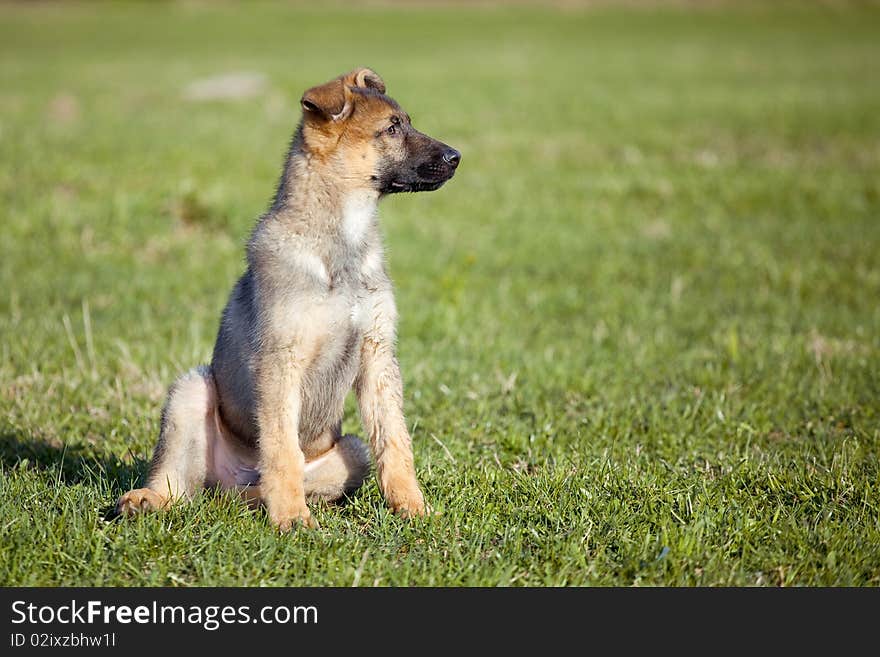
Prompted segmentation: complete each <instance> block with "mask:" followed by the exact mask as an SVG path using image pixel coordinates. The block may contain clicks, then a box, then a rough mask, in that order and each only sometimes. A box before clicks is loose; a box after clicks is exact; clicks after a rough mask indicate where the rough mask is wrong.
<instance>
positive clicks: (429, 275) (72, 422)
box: [0, 3, 880, 586]
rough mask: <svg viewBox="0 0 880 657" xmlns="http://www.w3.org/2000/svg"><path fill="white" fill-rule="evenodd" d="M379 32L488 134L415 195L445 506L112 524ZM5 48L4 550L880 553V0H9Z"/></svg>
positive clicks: (282, 581)
mask: <svg viewBox="0 0 880 657" xmlns="http://www.w3.org/2000/svg"><path fill="white" fill-rule="evenodd" d="M359 65H367V66H371V67H373V68H375V69H376V70H377V71H379V73H380V74H381V75H382V76H383V77H384V78H385V80H386V82H387V83H388V87H389V93H390V94H391V95H393V96H394V97H396V98H397V100H398V101H400V102H401V104H402V105H403V106H404V107H405V108H406V109H407V110H408V112H409V113H410V114H411V115H412V116H413V119H414V122H415V124H416V125H417V126H418V127H419V128H421V129H422V130H424V131H425V132H427V133H428V134H431V135H434V136H436V137H438V138H440V139H442V140H444V141H446V142H448V143H450V144H452V145H454V146H456V147H457V148H459V149H460V150H461V151H462V153H463V154H464V157H463V163H462V166H461V168H460V171H459V173H458V175H457V176H456V177H455V179H454V180H453V181H452V182H451V183H450V184H448V185H447V186H446V187H444V188H443V189H442V190H440V191H439V192H436V193H433V194H419V195H405V196H401V197H394V198H390V199H388V200H386V201H384V202H383V204H382V207H381V210H380V212H381V222H382V224H383V231H384V233H385V236H386V242H387V245H388V255H389V262H390V269H391V273H392V276H393V278H394V280H395V284H396V287H397V299H398V305H399V308H400V313H401V322H400V341H399V355H400V361H401V367H402V371H403V375H404V379H405V399H406V412H407V418H408V422H409V423H410V426H411V428H412V433H413V437H414V449H415V455H416V463H417V469H418V472H419V476H420V479H421V481H422V482H423V485H424V488H425V491H426V495H427V497H428V499H429V500H430V502H431V503H432V504H433V505H434V506H435V508H437V509H438V510H439V511H440V512H441V515H439V516H437V517H434V518H431V519H429V520H417V521H413V522H406V521H402V520H400V519H398V518H396V517H394V516H393V515H391V514H390V513H389V512H388V511H387V510H386V508H385V506H384V504H383V501H382V498H381V496H380V494H379V492H378V489H377V486H376V484H375V482H374V481H372V480H371V481H370V482H369V483H368V484H367V485H365V486H364V488H363V489H362V490H361V491H360V492H358V493H357V495H356V496H354V498H353V499H352V500H351V501H350V502H349V503H347V504H345V505H343V506H341V507H317V508H315V509H314V513H315V515H316V517H317V519H318V520H319V522H320V523H321V529H320V530H317V531H312V532H308V531H299V532H296V533H293V534H292V535H286V536H279V535H277V534H276V533H275V532H274V531H273V530H272V528H271V527H270V525H269V523H268V521H267V518H266V516H265V514H264V513H262V512H258V513H252V512H249V511H246V510H245V509H243V508H242V507H241V505H239V504H238V503H237V502H236V501H234V500H233V499H231V498H230V497H228V496H226V495H223V494H210V495H205V496H203V497H201V498H200V499H199V500H197V501H196V502H195V503H193V504H192V505H190V506H186V507H183V508H179V509H175V510H173V511H171V512H169V513H168V514H165V515H159V516H151V517H144V518H138V519H136V520H134V521H131V522H105V521H104V520H103V513H104V511H106V509H107V507H109V506H110V505H111V504H112V503H113V501H114V500H115V498H116V497H117V496H118V495H119V494H120V493H121V492H123V491H124V490H127V489H128V488H129V487H130V486H132V485H133V484H135V483H136V482H137V481H138V480H139V478H140V477H141V475H142V474H143V472H144V470H145V467H146V460H147V459H148V458H149V455H150V453H151V450H152V447H153V444H154V441H155V437H156V432H157V425H158V419H159V411H160V408H161V405H162V402H163V398H164V393H165V389H166V387H167V385H168V384H169V383H170V382H171V381H172V380H173V378H174V377H175V376H176V374H177V373H179V372H181V371H183V370H185V369H189V368H190V367H192V366H194V365H196V364H198V363H201V362H205V361H207V360H208V359H209V357H210V352H211V348H212V345H213V339H214V335H215V331H216V327H217V322H218V317H219V313H220V310H221V308H222V306H223V303H224V302H225V299H226V295H227V294H228V291H229V289H230V287H231V285H232V283H233V282H234V280H235V278H236V277H237V276H238V275H239V273H240V272H241V271H242V268H243V244H244V241H245V239H246V237H247V235H248V232H249V230H250V227H251V225H252V223H253V222H254V220H255V218H256V217H257V216H258V215H259V214H260V213H261V212H262V211H263V210H264V209H265V208H266V207H267V204H268V202H269V199H270V197H271V195H272V193H273V190H274V185H275V183H276V180H277V177H278V172H279V167H280V164H281V162H282V158H283V154H284V151H285V148H286V144H287V141H288V139H289V137H290V134H291V132H292V130H293V128H294V126H295V124H296V122H297V120H298V114H299V112H298V99H299V96H300V94H301V93H302V91H303V90H304V89H305V88H306V87H308V86H311V85H313V84H316V83H319V82H322V81H324V80H326V79H329V78H330V77H333V76H335V75H338V74H339V73H341V72H343V71H346V70H350V69H351V68H354V67H355V66H359ZM234 71H250V72H257V73H261V74H263V75H264V76H265V79H266V87H265V89H264V90H263V91H262V92H261V93H259V94H258V95H257V96H255V97H251V98H244V99H239V100H229V101H223V100H218V101H205V102H195V101H190V100H186V99H184V97H183V90H184V89H185V88H186V86H187V85H188V84H189V83H190V82H192V81H193V80H197V79H200V78H203V77H209V76H213V75H217V74H221V73H227V72H234ZM0 79H2V80H3V84H2V87H0V203H2V208H0V221H2V233H0V235H2V238H0V468H2V483H0V584H3V585H89V586H90V585H171V586H176V585H349V584H353V583H354V584H360V585H374V584H376V585H380V586H386V585H417V586H423V585H444V586H445V585H453V586H458V585H490V586H494V585H623V586H628V585H688V586H690V585H759V586H760V585H767V586H771V585H806V586H842V585H848V586H877V585H878V584H880V464H878V458H880V85H878V80H880V10H878V8H877V6H876V5H865V4H864V3H862V4H860V5H857V4H855V3H840V4H831V5H828V4H825V5H820V4H819V3H817V4H816V5H815V6H810V5H806V6H804V5H800V6H799V5H795V4H789V3H785V4H783V5H781V6H780V5H779V4H778V3H772V4H771V3H767V4H766V5H758V4H749V5H747V6H745V7H743V6H737V5H731V4H726V5H725V4H722V5H721V6H720V7H719V6H715V7H713V8H702V9H698V10H689V9H687V8H671V9H663V8H656V7H655V8H630V9H614V8H602V7H588V8H585V9H576V8H575V9H572V8H568V9H552V8H546V9H540V8H527V7H520V8H516V9H502V8H492V7H483V8H467V7H465V6H458V7H448V8H447V7H433V8H425V7H421V8H413V9H405V8H400V7H385V8H364V9H358V10H350V9H344V8H341V7H339V6H337V5H333V4H330V5H329V6H326V7H324V8H322V9H308V8H304V7H299V8H298V7H296V6H287V7H282V6H277V5H249V6H248V7H247V8H244V7H240V6H238V5H232V4H225V3H224V4H208V3H205V4H201V3H186V4H165V3H163V4H159V3H155V4H146V3H145V4H139V5H124V4H123V5H119V4H100V5H88V4H78V3H76V4H67V3H65V4H63V5H62V4H57V5H56V4H44V3H37V4H36V5H34V6H26V5H25V6H23V5H12V6H10V5H4V6H3V7H2V8H0ZM347 408H348V413H347V416H346V421H345V427H344V428H345V429H346V430H347V431H357V432H360V431H361V429H360V425H359V421H358V419H357V415H356V413H355V405H354V404H353V403H351V401H349V404H348V406H347Z"/></svg>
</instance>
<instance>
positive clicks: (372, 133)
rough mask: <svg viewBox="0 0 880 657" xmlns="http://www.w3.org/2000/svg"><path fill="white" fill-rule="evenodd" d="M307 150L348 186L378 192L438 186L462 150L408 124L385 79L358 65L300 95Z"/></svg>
mask: <svg viewBox="0 0 880 657" xmlns="http://www.w3.org/2000/svg"><path fill="white" fill-rule="evenodd" d="M300 103H301V104H302V108H303V123H302V137H303V146H304V148H305V150H306V151H307V152H308V153H309V154H310V155H312V156H313V157H316V158H318V159H319V160H320V161H322V162H323V163H325V164H326V165H327V166H328V167H330V168H331V169H332V170H333V171H334V172H335V174H336V175H337V176H338V177H339V178H340V180H342V181H344V182H345V183H346V186H353V187H361V188H364V187H366V188H370V189H373V190H375V191H377V192H379V193H380V194H394V193H397V192H421V191H431V190H434V189H437V188H439V187H440V186H441V185H443V183H445V182H446V181H447V180H449V179H450V178H452V176H453V174H454V173H455V170H456V168H457V167H458V164H459V162H460V161H461V153H459V152H458V151H457V150H455V149H454V148H452V147H450V146H447V145H446V144H444V143H443V142H440V141H438V140H436V139H433V138H431V137H429V136H427V135H425V134H423V133H421V132H419V131H418V130H416V129H415V128H414V127H413V126H412V122H411V121H410V118H409V115H408V114H407V113H406V112H404V111H403V109H402V108H401V107H400V105H398V104H397V102H396V101H395V100H394V99H392V98H389V97H388V96H386V95H385V82H383V81H382V78H380V77H379V75H378V74H377V73H376V72H375V71H372V70H370V69H368V68H360V69H356V70H354V71H351V72H350V73H346V74H345V75H341V76H339V77H338V78H336V79H334V80H331V81H330V82H327V83H325V84H322V85H319V86H317V87H312V88H311V89H309V90H308V91H306V92H305V93H304V94H303V97H302V99H301V101H300Z"/></svg>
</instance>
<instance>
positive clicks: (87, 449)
mask: <svg viewBox="0 0 880 657" xmlns="http://www.w3.org/2000/svg"><path fill="white" fill-rule="evenodd" d="M147 463H148V461H147V460H146V459H142V458H139V457H137V456H134V455H130V456H129V458H127V459H121V458H119V457H118V456H116V455H114V454H111V453H105V452H100V451H98V450H96V449H94V448H93V447H91V446H89V445H80V444H67V445H58V444H56V443H54V442H49V441H46V440H40V439H22V438H21V437H19V436H18V435H16V434H15V433H14V432H12V431H10V430H8V429H6V430H0V467H2V469H3V470H7V471H8V470H14V469H22V468H23V469H34V470H38V471H41V472H51V473H52V476H53V477H54V478H56V479H57V481H58V483H59V484H62V485H65V486H73V485H75V484H79V483H82V482H88V481H96V480H104V481H106V482H107V483H108V484H109V488H110V489H111V490H114V489H119V490H122V489H125V490H127V489H128V488H130V487H132V486H134V485H136V484H137V482H138V481H139V480H140V479H141V476H142V475H143V473H144V472H145V471H146V469H147ZM101 512H102V515H103V516H104V519H105V520H112V519H113V518H114V517H115V516H114V513H115V508H114V507H113V506H108V507H106V508H104V509H102V510H101Z"/></svg>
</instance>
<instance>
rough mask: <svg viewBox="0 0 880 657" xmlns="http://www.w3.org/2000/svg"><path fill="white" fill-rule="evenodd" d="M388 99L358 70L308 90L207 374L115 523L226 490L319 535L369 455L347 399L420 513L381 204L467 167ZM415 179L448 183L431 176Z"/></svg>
mask: <svg viewBox="0 0 880 657" xmlns="http://www.w3.org/2000/svg"><path fill="white" fill-rule="evenodd" d="M384 91H385V84H384V82H383V81H382V79H381V78H380V77H379V76H378V75H377V74H376V73H375V72H373V71H371V70H369V69H358V70H355V71H352V72H351V73H348V74H346V75H343V76H340V77H339V78H336V79H334V80H331V81H330V82H327V83H325V84H324V85H319V86H317V87H313V88H311V89H309V90H307V91H306V92H305V93H304V94H303V99H302V104H303V108H304V112H303V121H302V123H301V125H300V127H299V129H298V132H297V135H296V136H295V139H294V142H293V145H292V147H291V151H290V154H289V157H288V161H287V164H286V167H285V172H284V175H283V176H282V179H281V182H280V184H279V188H278V192H277V194H276V198H275V202H274V204H273V206H272V208H271V209H270V211H269V212H267V213H266V214H265V215H264V216H263V217H262V218H261V219H260V221H259V222H258V224H257V226H256V228H255V229H254V232H253V234H252V236H251V239H250V242H249V244H248V251H247V256H248V269H247V271H246V272H245V274H244V275H243V276H242V278H241V279H240V280H239V282H238V283H237V285H236V287H235V289H234V290H233V292H232V294H231V295H230V299H229V302H228V304H227V306H226V309H225V310H224V314H223V318H222V321H221V326H220V331H219V333H218V337H217V343H216V345H215V348H214V356H213V359H212V362H211V365H210V367H200V368H197V369H195V370H192V371H191V372H188V373H187V374H185V375H183V376H182V377H181V378H180V379H178V381H177V382H176V383H175V384H174V385H173V386H172V387H171V389H170V391H169V394H168V400H167V402H166V405H165V409H164V411H163V414H162V426H161V430H160V434H159V441H158V444H157V446H156V450H155V453H154V456H153V461H152V463H151V466H150V471H149V474H148V476H147V480H146V484H145V486H144V487H143V488H139V489H135V490H132V491H130V492H128V493H126V494H125V495H123V496H122V497H121V498H120V499H119V501H118V503H117V510H118V511H119V512H120V513H121V514H124V515H132V514H134V513H138V512H141V511H147V510H152V509H161V508H166V507H167V506H169V505H170V504H172V503H175V502H178V501H183V500H187V499H189V498H191V497H192V496H193V495H195V494H197V493H198V491H200V490H201V489H202V488H204V487H205V486H219V487H221V488H226V489H235V490H238V491H239V492H240V494H241V496H242V498H243V499H245V500H246V501H248V502H249V503H251V504H258V503H262V504H264V505H265V507H266V510H267V512H268V515H269V518H270V519H271V521H272V523H273V524H275V525H276V526H277V527H278V528H279V529H281V530H288V529H290V528H291V527H292V526H294V525H297V524H299V525H303V526H309V527H312V526H315V521H314V519H313V518H312V516H311V512H310V510H309V507H308V505H307V500H308V501H317V500H326V501H335V500H338V499H340V498H342V497H343V496H345V495H349V494H351V493H353V492H354V491H355V490H356V489H357V488H358V487H359V486H360V485H361V484H362V482H363V481H364V479H365V478H366V477H367V476H368V474H369V471H370V467H371V465H370V455H369V453H368V450H367V448H366V447H365V445H364V444H363V443H362V442H361V441H360V440H359V439H358V438H357V437H355V436H342V435H341V432H340V424H341V418H342V409H343V403H344V400H345V395H346V393H347V392H348V391H349V390H350V389H352V388H353V389H354V391H355V393H356V394H357V397H358V403H359V407H360V412H361V417H362V419H363V422H364V427H365V429H366V433H367V436H368V439H369V445H370V448H371V451H372V454H373V457H374V459H375V462H376V473H377V478H378V482H379V486H380V489H381V491H382V493H383V495H384V496H385V498H386V500H387V501H388V504H389V505H390V506H391V508H392V509H393V510H394V511H395V512H397V513H400V514H402V515H405V516H412V515H421V514H424V513H425V501H424V497H423V495H422V492H421V489H420V488H419V484H418V482H417V480H416V473H415V467H414V464H413V455H412V446H411V439H410V435H409V432H408V431H407V428H406V421H405V419H404V416H403V386H402V380H401V376H400V369H399V366H398V363H397V359H396V357H395V339H396V325H397V309H396V307H395V304H394V296H393V290H392V286H391V281H390V280H389V278H388V275H387V273H386V271H385V266H384V256H383V253H382V242H381V238H380V235H379V230H378V225H377V219H376V205H377V203H378V200H379V196H380V194H381V193H393V192H394V191H399V188H402V187H403V186H404V182H398V181H397V178H395V176H398V177H401V178H400V179H401V180H404V181H408V182H406V183H405V184H408V185H410V186H411V188H412V191H418V190H419V189H436V188H437V187H439V186H440V185H441V184H443V182H444V181H445V180H446V179H448V178H449V177H451V176H452V171H453V170H454V169H455V167H456V166H457V164H458V160H457V158H458V157H460V155H459V154H458V153H457V151H454V149H449V147H447V146H445V144H441V143H440V142H437V141H436V140H432V139H430V138H428V137H427V136H425V135H422V134H421V133H418V132H417V131H415V130H414V129H412V128H411V126H410V125H409V123H408V122H409V117H408V116H406V115H405V114H403V113H402V110H400V108H399V107H398V106H397V105H396V103H395V102H394V101H392V100H390V99H388V98H387V97H386V96H384ZM404 122H406V125H404ZM393 125H399V126H401V129H405V130H407V131H408V133H407V134H408V135H409V137H408V138H407V140H403V139H399V138H395V137H394V135H395V129H394V127H393ZM406 144H409V146H407V145H406ZM414 149H415V150H414ZM419 149H421V150H419ZM439 149H447V150H446V151H442V150H439ZM450 152H451V153H454V154H455V155H456V160H455V162H454V163H453V164H451V165H450V166H446V168H445V169H444V168H442V166H443V165H442V164H441V163H440V161H439V159H438V155H437V154H438V153H441V154H442V153H447V154H448V153H450ZM446 157H448V155H444V158H446ZM407 158H409V159H407ZM447 164H448V160H447ZM417 165H418V166H417ZM394 167H397V169H395V168H394ZM441 169H442V171H441ZM398 170H399V172H402V173H395V171H398ZM417 170H418V171H428V172H434V171H441V173H439V174H436V175H434V174H432V175H433V177H430V178H427V179H424V180H423V179H421V178H419V177H418V176H420V175H421V174H418V175H417V174H414V173H412V172H413V171H417ZM382 176H385V177H388V176H391V178H389V180H386V181H384V182H382V180H380V178H381V177H382ZM413 176H416V177H415V178H413ZM383 185H385V187H387V189H385V187H383ZM383 189H384V190H385V191H384V192H383Z"/></svg>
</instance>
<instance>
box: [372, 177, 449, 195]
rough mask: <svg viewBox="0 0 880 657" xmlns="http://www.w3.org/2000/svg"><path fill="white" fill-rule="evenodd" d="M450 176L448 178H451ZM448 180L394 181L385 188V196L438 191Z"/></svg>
mask: <svg viewBox="0 0 880 657" xmlns="http://www.w3.org/2000/svg"><path fill="white" fill-rule="evenodd" d="M451 177H452V176H449V178H451ZM449 178H442V179H440V180H416V181H411V182H402V181H397V180H394V181H392V182H390V183H389V184H388V186H387V191H386V192H385V193H386V194H395V193H397V192H433V191H434V190H435V189H440V188H441V187H442V186H443V184H444V183H445V182H446V181H447V180H449Z"/></svg>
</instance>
